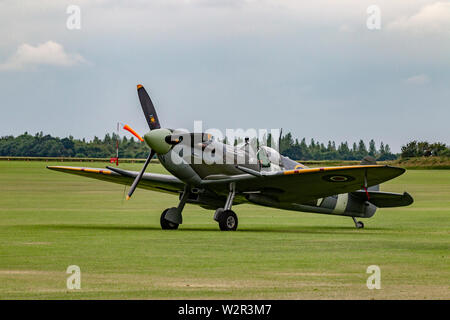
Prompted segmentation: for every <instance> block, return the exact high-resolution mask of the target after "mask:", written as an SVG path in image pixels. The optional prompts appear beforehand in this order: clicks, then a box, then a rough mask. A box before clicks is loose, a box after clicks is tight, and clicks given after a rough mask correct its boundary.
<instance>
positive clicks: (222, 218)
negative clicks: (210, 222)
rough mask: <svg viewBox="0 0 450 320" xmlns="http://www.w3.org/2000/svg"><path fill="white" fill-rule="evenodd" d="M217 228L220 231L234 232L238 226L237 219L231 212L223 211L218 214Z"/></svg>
mask: <svg viewBox="0 0 450 320" xmlns="http://www.w3.org/2000/svg"><path fill="white" fill-rule="evenodd" d="M218 220H219V227H220V230H222V231H235V230H236V229H237V226H238V217H237V215H236V214H235V213H234V212H233V211H232V210H225V211H223V212H222V213H220V215H219V217H218Z"/></svg>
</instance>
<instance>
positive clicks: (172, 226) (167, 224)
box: [159, 209, 178, 230]
mask: <svg viewBox="0 0 450 320" xmlns="http://www.w3.org/2000/svg"><path fill="white" fill-rule="evenodd" d="M167 211H169V209H166V210H164V211H163V212H162V213H161V219H160V220H159V222H160V224H161V228H162V229H163V230H176V229H178V223H173V222H171V221H169V220H166V213H167Z"/></svg>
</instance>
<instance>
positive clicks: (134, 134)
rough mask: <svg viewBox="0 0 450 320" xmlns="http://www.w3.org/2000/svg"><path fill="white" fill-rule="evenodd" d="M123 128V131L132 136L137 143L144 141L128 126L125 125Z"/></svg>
mask: <svg viewBox="0 0 450 320" xmlns="http://www.w3.org/2000/svg"><path fill="white" fill-rule="evenodd" d="M123 128H124V129H125V130H127V131H128V132H129V133H131V134H132V135H133V136H135V137H136V138H138V139H139V141H141V142H142V141H144V139H142V137H141V136H140V135H139V134H138V133H137V132H136V131H134V130H133V129H132V128H131V127H130V126H129V125H127V124H126V125H124V126H123Z"/></svg>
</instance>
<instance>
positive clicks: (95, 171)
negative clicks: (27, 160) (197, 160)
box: [47, 166, 184, 192]
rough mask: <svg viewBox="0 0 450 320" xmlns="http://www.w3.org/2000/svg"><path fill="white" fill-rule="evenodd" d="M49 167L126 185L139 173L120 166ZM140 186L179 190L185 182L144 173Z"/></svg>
mask: <svg viewBox="0 0 450 320" xmlns="http://www.w3.org/2000/svg"><path fill="white" fill-rule="evenodd" d="M47 169H50V170H54V171H60V172H64V173H70V174H75V175H80V176H83V177H88V178H94V179H98V180H103V181H107V182H113V183H119V184H125V185H130V184H131V183H132V182H133V180H134V178H135V177H136V176H137V175H138V172H136V171H128V170H123V169H118V168H114V170H111V169H101V168H87V167H70V166H47ZM140 188H143V189H149V190H155V191H163V192H164V191H168V192H179V191H180V190H183V189H184V183H183V182H182V181H181V180H179V179H178V178H176V177H174V176H171V175H166V174H158V173H144V175H143V176H142V184H141V185H140Z"/></svg>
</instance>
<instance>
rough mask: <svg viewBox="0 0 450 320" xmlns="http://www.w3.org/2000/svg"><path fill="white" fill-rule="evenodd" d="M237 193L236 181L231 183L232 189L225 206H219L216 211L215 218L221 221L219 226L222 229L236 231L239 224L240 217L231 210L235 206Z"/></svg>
mask: <svg viewBox="0 0 450 320" xmlns="http://www.w3.org/2000/svg"><path fill="white" fill-rule="evenodd" d="M235 195H236V190H235V184H234V182H232V183H230V191H229V193H228V197H227V201H226V202H225V206H224V207H223V209H222V208H219V209H217V210H216V212H215V213H214V220H216V221H217V222H219V228H220V230H222V231H235V230H236V229H237V226H238V217H237V215H236V214H235V213H234V211H232V210H231V207H232V206H233V200H234V196H235Z"/></svg>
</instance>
